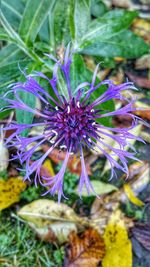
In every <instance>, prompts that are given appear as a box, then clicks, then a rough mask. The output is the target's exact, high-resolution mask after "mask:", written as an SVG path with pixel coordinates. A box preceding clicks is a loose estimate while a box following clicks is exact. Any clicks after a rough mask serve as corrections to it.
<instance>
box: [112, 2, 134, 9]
mask: <svg viewBox="0 0 150 267" xmlns="http://www.w3.org/2000/svg"><path fill="white" fill-rule="evenodd" d="M112 4H113V6H116V7H122V8H130V7H131V6H132V2H131V0H112Z"/></svg>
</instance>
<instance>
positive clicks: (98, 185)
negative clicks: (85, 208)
mask: <svg viewBox="0 0 150 267" xmlns="http://www.w3.org/2000/svg"><path fill="white" fill-rule="evenodd" d="M91 184H92V186H93V188H94V191H95V192H96V194H97V195H99V196H100V195H103V194H108V193H111V192H113V191H117V190H118V188H117V187H115V186H114V185H112V184H107V183H104V182H101V181H97V180H93V181H91ZM75 192H76V193H77V192H78V188H76V189H75ZM90 195H95V194H94V193H93V192H91V193H90ZM82 196H84V197H86V196H88V193H87V190H86V187H85V186H84V187H83V191H82Z"/></svg>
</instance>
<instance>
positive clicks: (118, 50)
mask: <svg viewBox="0 0 150 267" xmlns="http://www.w3.org/2000/svg"><path fill="white" fill-rule="evenodd" d="M149 52H150V46H149V45H148V44H147V43H146V42H145V41H144V40H143V39H142V38H140V37H138V36H137V35H135V34H134V33H133V32H131V31H128V30H125V31H122V32H120V33H118V34H117V35H116V36H115V37H112V38H110V39H107V40H101V39H100V40H99V41H98V40H97V41H96V42H94V43H93V44H91V45H89V46H87V47H86V48H85V49H83V50H82V53H84V54H88V55H96V56H102V57H111V58H112V57H125V58H137V57H140V56H142V55H144V54H147V53H149Z"/></svg>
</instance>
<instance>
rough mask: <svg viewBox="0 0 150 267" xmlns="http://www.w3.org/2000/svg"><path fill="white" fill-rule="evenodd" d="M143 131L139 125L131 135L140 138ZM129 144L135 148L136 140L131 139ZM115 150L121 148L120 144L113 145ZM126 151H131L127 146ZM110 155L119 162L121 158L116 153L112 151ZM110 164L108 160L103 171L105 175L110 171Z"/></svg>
mask: <svg viewBox="0 0 150 267" xmlns="http://www.w3.org/2000/svg"><path fill="white" fill-rule="evenodd" d="M141 129H142V126H141V125H138V126H136V127H135V128H134V129H132V130H131V131H129V132H130V133H132V134H134V135H136V136H139V135H140V132H141ZM128 141H129V143H130V144H131V145H132V146H133V145H134V143H135V139H131V140H128ZM113 148H119V144H118V143H117V142H116V141H115V142H114V143H113ZM124 149H125V150H128V149H129V146H126V147H125V148H124ZM110 155H111V156H112V157H113V158H114V159H115V160H118V159H119V157H118V156H116V155H114V153H113V152H112V151H110ZM110 167H111V166H110V163H109V161H108V160H106V163H105V166H104V169H103V174H104V173H106V171H108V170H109V169H110Z"/></svg>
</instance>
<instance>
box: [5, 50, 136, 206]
mask: <svg viewBox="0 0 150 267" xmlns="http://www.w3.org/2000/svg"><path fill="white" fill-rule="evenodd" d="M49 57H50V56H49ZM51 58H52V59H53V60H54V61H55V66H54V71H53V77H52V78H51V79H49V78H48V77H47V76H45V75H44V74H43V73H41V72H36V73H35V76H39V77H42V78H44V79H46V80H47V81H48V82H49V85H50V86H51V88H52V90H53V92H54V94H55V98H53V97H52V96H51V95H50V94H49V93H48V92H47V91H46V90H44V88H42V87H41V86H40V84H39V83H38V82H37V81H36V79H35V78H34V76H33V75H28V76H26V82H25V83H22V82H18V83H15V84H13V86H12V88H11V89H10V91H9V92H7V93H6V94H5V95H4V97H3V98H4V99H5V101H7V102H8V106H7V109H12V108H15V109H21V110H25V111H28V112H31V113H33V114H35V115H36V114H37V115H38V116H39V117H40V119H42V120H40V121H41V122H38V123H37V122H35V123H32V124H17V123H16V122H12V123H11V125H9V127H5V128H4V129H5V130H7V129H9V130H10V129H12V130H14V132H13V133H12V134H11V136H10V137H9V138H7V140H6V143H7V144H9V145H10V146H11V145H13V146H16V147H17V149H18V152H17V155H16V156H15V157H14V159H16V158H17V159H19V160H20V162H21V164H25V166H26V167H25V170H26V175H25V178H24V179H25V180H26V179H30V175H31V174H32V173H34V172H35V179H34V180H35V184H36V185H37V183H38V182H40V183H41V185H43V186H49V190H48V191H47V192H46V194H47V193H50V194H51V195H54V194H55V193H56V192H57V193H58V199H59V201H60V199H61V196H62V195H63V196H64V194H63V177H64V173H65V169H66V167H67V163H68V160H69V157H70V155H71V154H73V153H77V152H79V153H80V158H81V167H82V168H81V169H82V170H81V176H80V180H79V193H80V194H81V192H82V189H83V186H84V185H86V188H87V191H88V193H90V191H91V190H93V187H92V184H91V183H90V180H89V177H88V175H87V171H86V166H85V161H84V154H83V153H84V152H83V148H84V147H87V148H90V149H94V147H98V149H99V150H101V151H102V153H103V154H104V155H105V156H106V158H107V159H108V160H109V163H110V165H111V176H113V175H114V174H115V170H114V168H117V169H120V170H121V171H123V172H124V173H126V175H128V166H127V163H128V161H127V159H128V158H132V159H133V158H134V154H135V152H127V151H125V150H124V148H125V146H126V145H129V140H130V139H136V140H139V141H141V139H140V138H139V137H136V136H134V135H133V134H131V133H130V130H131V129H133V128H134V127H135V126H136V125H137V119H138V118H137V117H136V116H135V115H134V114H133V113H132V112H133V111H134V110H135V108H134V101H135V100H134V99H133V100H130V101H129V100H128V99H126V98H125V97H123V95H122V91H123V90H126V89H129V88H130V89H135V88H134V86H133V84H132V83H131V82H127V83H123V84H120V85H115V84H114V83H113V81H111V80H104V81H102V82H100V83H99V84H97V85H95V80H96V75H97V71H98V66H97V68H96V70H95V72H94V74H93V78H92V81H91V83H89V82H84V83H82V84H79V85H78V87H77V88H76V90H75V92H76V93H75V94H73V93H72V89H71V82H70V66H71V62H72V53H71V52H70V48H69V46H68V47H67V49H66V52H65V55H64V58H63V62H62V63H61V62H60V61H59V60H57V59H55V58H53V57H51ZM58 69H60V70H61V72H62V73H63V75H64V78H65V81H66V85H67V96H66V95H61V94H60V93H59V90H58ZM102 84H105V85H106V86H107V90H106V91H105V92H104V93H103V94H101V95H99V97H98V98H97V99H96V100H94V101H91V95H92V94H93V93H94V91H96V90H97V89H98V88H100V86H101V85H102ZM85 88H86V90H85ZM87 88H88V90H87ZM20 91H23V92H27V93H31V94H33V95H34V96H36V97H37V98H39V99H40V101H41V102H43V105H42V106H43V107H42V109H41V110H38V109H37V108H35V109H32V108H31V107H29V106H28V105H27V104H26V103H24V102H23V101H22V100H21V98H20V96H19V92H20ZM12 92H13V93H14V96H15V99H9V98H8V95H9V93H12ZM110 99H121V100H122V99H123V100H125V101H126V102H127V104H126V105H125V106H124V107H122V108H120V109H118V110H115V111H107V112H105V113H104V111H103V110H101V109H99V105H100V104H102V103H104V102H106V101H108V100H110ZM52 102H53V104H52ZM116 115H123V116H124V115H128V116H130V117H131V119H132V124H131V126H130V127H129V128H110V127H106V126H104V125H102V124H99V123H97V119H98V118H104V117H108V116H116ZM34 126H43V127H44V130H43V133H42V134H40V135H37V136H34V137H30V136H29V137H23V136H22V135H21V133H22V132H23V131H24V130H25V129H27V128H30V129H31V128H32V127H34ZM108 130H111V131H112V132H113V134H111V133H108ZM101 135H102V136H103V138H101ZM104 136H109V137H110V138H112V139H114V140H115V141H116V142H117V143H118V144H119V148H114V147H111V146H110V145H108V144H107V142H105V138H104ZM35 141H36V145H34V146H33V147H31V148H30V149H27V147H28V145H30V144H31V143H33V142H35ZM45 141H49V142H50V147H49V149H48V151H47V152H46V153H45V154H44V155H43V156H42V157H41V158H40V159H38V160H36V161H34V162H31V157H32V155H33V153H34V152H35V151H36V149H37V147H38V146H40V145H41V144H43V143H44V142H45ZM55 147H59V149H60V150H62V149H63V150H65V151H66V157H65V160H64V162H63V164H62V167H61V169H60V171H59V172H58V173H57V174H56V175H55V176H54V177H42V179H41V177H40V168H41V165H42V164H43V162H44V160H45V159H46V157H47V156H48V155H49V154H50V153H51V152H52V151H53V149H54V148H55ZM108 148H109V149H110V150H112V151H113V154H109V153H108V152H107V150H108ZM115 155H117V156H119V159H120V162H119V163H118V162H117V161H116V159H115V157H114V156H115ZM43 180H44V182H43Z"/></svg>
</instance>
